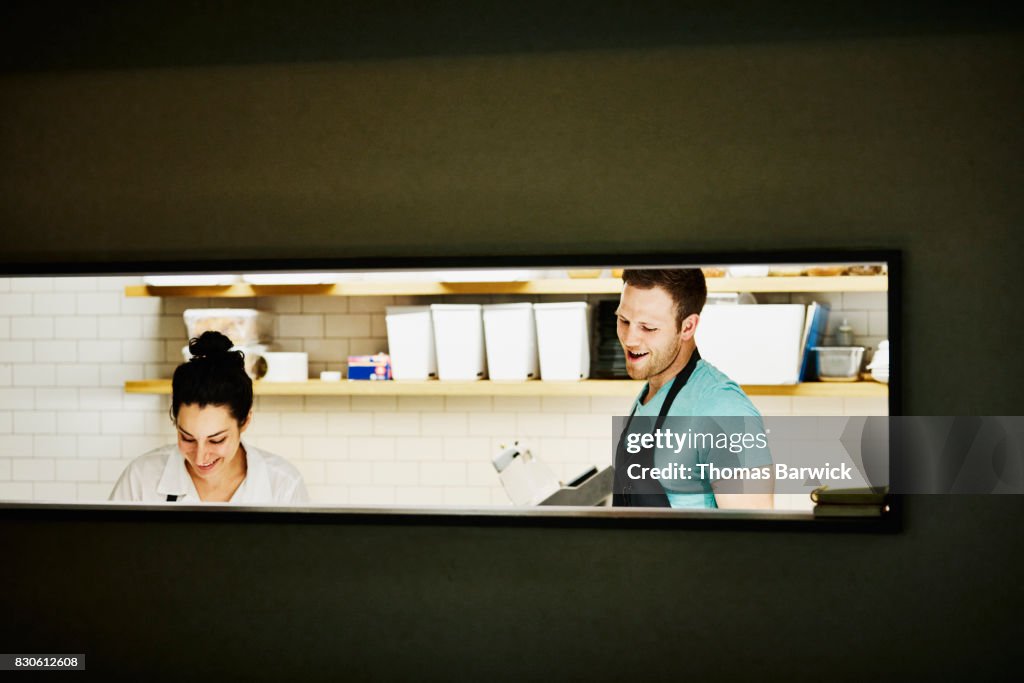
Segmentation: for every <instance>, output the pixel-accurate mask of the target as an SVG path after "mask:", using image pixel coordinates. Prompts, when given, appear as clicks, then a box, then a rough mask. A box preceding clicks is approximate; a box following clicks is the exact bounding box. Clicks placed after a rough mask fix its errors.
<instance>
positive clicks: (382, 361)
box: [348, 353, 391, 381]
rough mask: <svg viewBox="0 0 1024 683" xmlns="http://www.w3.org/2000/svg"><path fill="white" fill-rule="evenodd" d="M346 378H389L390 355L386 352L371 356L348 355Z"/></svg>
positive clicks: (379, 379)
mask: <svg viewBox="0 0 1024 683" xmlns="http://www.w3.org/2000/svg"><path fill="white" fill-rule="evenodd" d="M348 378H349V379H351V380H370V381H381V380H389V379H391V356H389V355H388V354H386V353H378V354H375V355H372V356H349V357H348Z"/></svg>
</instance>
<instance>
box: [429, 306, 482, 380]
mask: <svg viewBox="0 0 1024 683" xmlns="http://www.w3.org/2000/svg"><path fill="white" fill-rule="evenodd" d="M430 313H431V315H432V316H433V318H434V346H435V348H436V349H437V377H438V379H441V380H476V379H483V378H485V377H487V357H486V356H485V355H484V321H483V315H482V312H481V306H480V304H431V305H430Z"/></svg>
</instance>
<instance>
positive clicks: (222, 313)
mask: <svg viewBox="0 0 1024 683" xmlns="http://www.w3.org/2000/svg"><path fill="white" fill-rule="evenodd" d="M184 318H185V328H186V329H187V330H188V338H189V339H193V338H195V337H198V336H200V335H201V334H202V333H203V332H208V331H211V330H212V331H215V332H220V333H221V334H223V335H224V336H226V337H227V338H228V339H230V340H231V343H233V344H234V345H235V346H251V345H253V344H258V343H260V342H266V341H270V337H271V331H272V330H273V322H274V318H273V316H272V315H270V314H269V313H264V312H262V311H257V310H255V309H252V308H190V309H188V310H187V311H185V313H184Z"/></svg>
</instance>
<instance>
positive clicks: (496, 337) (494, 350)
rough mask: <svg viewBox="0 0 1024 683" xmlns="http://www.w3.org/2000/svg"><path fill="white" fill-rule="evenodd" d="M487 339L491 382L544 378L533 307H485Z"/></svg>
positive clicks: (524, 304)
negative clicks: (493, 380)
mask: <svg viewBox="0 0 1024 683" xmlns="http://www.w3.org/2000/svg"><path fill="white" fill-rule="evenodd" d="M484 340H485V342H486V346H487V372H488V374H489V375H490V377H491V379H495V380H527V379H537V378H538V377H539V376H540V367H539V364H538V361H537V326H536V324H535V323H534V319H533V304H530V303H519V304H487V305H486V306H484Z"/></svg>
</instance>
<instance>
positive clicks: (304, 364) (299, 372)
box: [262, 351, 309, 382]
mask: <svg viewBox="0 0 1024 683" xmlns="http://www.w3.org/2000/svg"><path fill="white" fill-rule="evenodd" d="M263 360H264V362H265V363H266V371H267V374H265V375H263V378H262V381H264V382H305V381H306V380H308V379H309V354H308V353H305V352H294V351H287V352H286V351H267V352H266V353H264V354H263Z"/></svg>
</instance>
